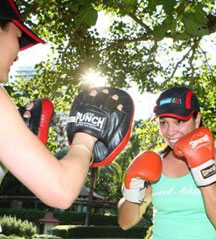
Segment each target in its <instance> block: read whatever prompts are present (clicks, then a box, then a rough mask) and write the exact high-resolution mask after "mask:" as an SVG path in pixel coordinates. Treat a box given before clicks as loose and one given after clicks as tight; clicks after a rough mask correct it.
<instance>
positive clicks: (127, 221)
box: [118, 198, 151, 230]
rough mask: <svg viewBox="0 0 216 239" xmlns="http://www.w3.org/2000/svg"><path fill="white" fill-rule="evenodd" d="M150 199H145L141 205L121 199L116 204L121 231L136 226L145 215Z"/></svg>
mask: <svg viewBox="0 0 216 239" xmlns="http://www.w3.org/2000/svg"><path fill="white" fill-rule="evenodd" d="M150 201H151V200H150V199H149V198H146V199H145V200H144V202H143V203H142V204H137V203H132V202H129V201H127V200H126V199H124V198H122V199H121V200H120V201H119V203H118V223H119V225H120V227H121V228H122V229H123V230H128V229H130V228H131V227H133V226H134V225H136V224H137V223H138V222H139V221H140V220H141V218H142V216H143V214H144V213H145V211H146V209H147V207H148V205H149V204H150Z"/></svg>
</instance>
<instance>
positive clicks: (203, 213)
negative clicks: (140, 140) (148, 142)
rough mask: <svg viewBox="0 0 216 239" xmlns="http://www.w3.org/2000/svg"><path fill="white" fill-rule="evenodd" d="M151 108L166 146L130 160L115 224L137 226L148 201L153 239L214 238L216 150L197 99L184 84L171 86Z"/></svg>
mask: <svg viewBox="0 0 216 239" xmlns="http://www.w3.org/2000/svg"><path fill="white" fill-rule="evenodd" d="M154 112H155V115H154V117H153V119H155V118H158V122H159V131H160V134H161V135H162V137H163V138H164V140H165V142H166V143H167V147H166V148H165V149H164V150H163V151H162V152H160V153H159V154H156V153H155V152H152V151H146V152H143V153H141V154H140V155H138V156H137V157H136V158H135V159H134V160H133V161H132V162H131V163H130V165H129V167H128V169H127V171H126V174H125V179H124V184H123V198H122V199H121V200H120V201H119V203H118V210H119V219H118V222H119V225H120V227H121V228H122V229H124V230H127V229H129V228H131V227H133V226H134V225H136V224H137V223H138V222H139V221H140V219H141V218H142V215H143V214H144V213H145V211H146V208H147V206H148V205H149V204H150V202H152V205H153V227H152V237H151V238H152V239H216V183H215V182H216V164H215V158H216V153H215V150H214V148H215V146H214V138H213V135H212V133H211V132H210V130H209V129H208V128H205V127H202V122H201V113H200V107H199V102H198V99H197V97H196V96H195V94H194V92H193V91H192V90H190V89H188V88H186V87H172V88H170V89H168V90H166V91H164V92H163V93H162V94H161V95H160V96H159V98H158V100H157V101H156V107H155V109H154Z"/></svg>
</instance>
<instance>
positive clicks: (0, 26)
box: [0, 20, 10, 30]
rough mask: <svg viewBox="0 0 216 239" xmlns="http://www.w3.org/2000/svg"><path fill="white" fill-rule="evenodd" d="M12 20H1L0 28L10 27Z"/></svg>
mask: <svg viewBox="0 0 216 239" xmlns="http://www.w3.org/2000/svg"><path fill="white" fill-rule="evenodd" d="M9 22H10V21H2V20H1V21H0V28H1V29H3V30H5V29H6V28H7V27H8V24H9Z"/></svg>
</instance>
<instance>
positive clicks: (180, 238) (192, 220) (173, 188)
mask: <svg viewBox="0 0 216 239" xmlns="http://www.w3.org/2000/svg"><path fill="white" fill-rule="evenodd" d="M151 186H152V204H153V207H154V215H153V223H154V226H153V239H216V229H215V228H214V226H213V225H212V223H211V222H210V220H209V219H208V217H207V213H206V211H205V207H204V202H203V198H202V195H201V191H200V189H199V188H197V186H196V184H195V182H194V180H193V177H192V175H191V174H190V173H189V174H188V175H186V176H183V177H179V178H168V177H166V176H165V175H162V176H161V178H160V180H159V181H158V182H156V183H152V185H151ZM214 210H216V208H215V209H214Z"/></svg>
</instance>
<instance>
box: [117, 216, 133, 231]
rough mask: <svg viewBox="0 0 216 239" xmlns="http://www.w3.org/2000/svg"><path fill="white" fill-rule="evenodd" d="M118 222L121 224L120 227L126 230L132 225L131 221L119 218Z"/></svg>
mask: <svg viewBox="0 0 216 239" xmlns="http://www.w3.org/2000/svg"><path fill="white" fill-rule="evenodd" d="M118 224H119V226H120V228H121V229H122V230H124V231H126V230H128V229H130V228H131V227H132V225H131V223H130V222H129V221H127V220H121V219H118Z"/></svg>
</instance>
